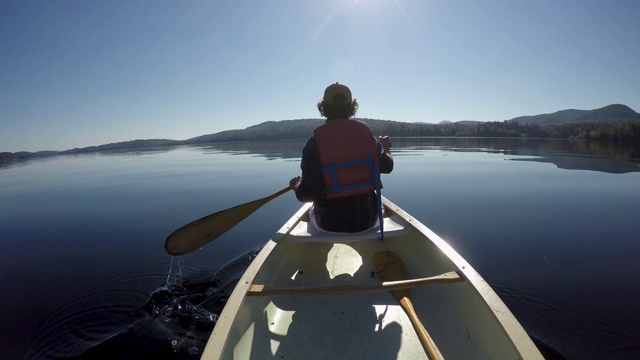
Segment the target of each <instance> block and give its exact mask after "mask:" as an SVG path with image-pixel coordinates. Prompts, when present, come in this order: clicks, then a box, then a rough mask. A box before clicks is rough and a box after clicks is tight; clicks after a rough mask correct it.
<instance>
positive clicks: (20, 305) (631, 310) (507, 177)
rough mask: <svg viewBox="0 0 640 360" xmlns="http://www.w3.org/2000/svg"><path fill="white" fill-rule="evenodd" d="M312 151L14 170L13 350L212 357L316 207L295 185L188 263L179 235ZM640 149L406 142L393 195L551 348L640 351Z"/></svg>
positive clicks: (271, 184) (1, 261) (6, 248)
mask: <svg viewBox="0 0 640 360" xmlns="http://www.w3.org/2000/svg"><path fill="white" fill-rule="evenodd" d="M303 144H304V141H291V142H280V143H258V144H246V143H242V144H221V145H211V146H206V147H177V148H169V149H157V150H152V151H136V152H121V153H100V154H91V155H79V156H57V157H50V158H43V159H35V160H30V161H26V162H19V163H13V164H5V165H2V166H1V167H0V244H2V246H3V251H2V252H1V253H0V285H1V286H2V289H3V296H1V297H0V318H1V320H2V321H0V333H1V334H2V336H1V337H0V352H1V353H0V358H2V359H23V358H27V359H58V358H76V359H94V358H120V359H128V358H131V359H134V358H135V359H140V358H149V359H151V358H197V357H198V355H199V354H200V352H201V351H202V350H203V347H204V344H205V343H206V340H207V338H208V335H209V333H210V331H211V329H212V327H213V325H214V324H215V320H216V318H217V315H218V314H219V312H220V309H221V308H222V306H224V302H225V300H226V298H227V297H228V295H229V293H230V291H231V289H232V288H233V285H234V282H235V281H236V280H237V278H238V277H239V276H240V275H241V274H242V272H243V271H244V269H245V268H246V267H247V266H248V264H249V263H250V261H251V259H252V256H254V255H255V251H256V249H259V248H260V246H261V245H262V244H264V243H265V242H266V240H268V238H269V237H270V236H271V235H272V234H273V233H275V232H276V231H277V230H278V229H279V227H280V226H281V225H282V224H283V223H284V222H285V221H286V220H287V219H288V218H289V217H290V216H291V215H292V214H293V213H294V212H295V211H296V210H297V209H298V208H299V206H300V205H301V204H300V203H298V202H297V200H296V199H295V197H294V196H293V194H291V193H289V194H285V195H283V196H282V197H280V198H278V199H276V200H274V201H272V202H270V203H269V204H267V205H265V206H264V208H262V209H261V210H259V211H258V212H256V213H255V214H253V215H252V216H251V217H249V218H248V219H246V220H245V221H244V222H242V223H241V224H240V225H238V226H236V227H235V228H234V229H232V230H231V231H229V232H228V233H227V234H225V235H223V236H222V237H220V238H218V239H217V240H215V241H214V242H212V243H210V244H209V245H207V246H205V247H204V248H202V249H200V250H198V251H196V252H194V253H191V254H189V255H186V256H183V257H179V258H178V257H176V258H172V257H171V256H169V255H167V254H166V253H165V252H164V240H165V238H166V236H167V235H169V234H170V233H171V232H172V231H173V230H175V229H176V228H178V227H180V226H182V225H184V224H186V223H188V222H190V221H192V220H195V219H197V218H200V217H202V216H204V215H207V214H209V213H212V212H215V211H218V210H222V209H226V208H229V207H232V206H235V205H238V204H241V203H244V202H247V201H251V200H254V199H257V198H261V197H264V196H266V195H269V194H271V193H274V192H275V191H277V190H280V189H281V188H283V187H285V186H286V185H287V184H288V181H289V179H290V178H291V177H293V176H295V175H298V174H299V172H300V171H299V160H300V158H299V157H300V152H301V149H302V146H303ZM638 153H639V151H638V149H629V148H621V147H612V146H605V145H602V144H597V143H585V142H571V141H549V140H519V139H518V140H516V139H433V138H426V139H394V149H393V154H394V156H395V161H396V166H395V170H394V171H393V173H392V174H390V175H385V176H383V182H384V184H385V188H384V191H383V194H384V195H385V196H386V197H388V198H389V199H390V200H391V201H393V202H394V203H396V204H397V205H399V206H400V207H402V208H403V209H404V210H406V211H408V212H409V213H410V214H412V215H413V216H415V217H416V218H418V219H419V220H420V221H421V222H423V223H424V224H425V225H427V226H428V227H429V228H431V229H432V230H434V231H435V232H436V233H438V234H439V235H440V236H441V237H442V238H443V239H445V240H446V241H448V242H449V243H450V244H451V245H452V246H453V247H454V248H455V249H456V250H457V251H458V252H459V253H460V254H461V255H462V256H463V257H464V258H466V260H467V261H469V262H470V263H471V265H472V266H474V267H475V269H476V270H477V271H478V272H479V273H480V274H481V275H482V276H483V277H484V278H485V279H486V280H487V281H488V282H489V283H490V284H491V285H492V287H493V288H494V289H495V290H496V292H497V293H498V294H499V295H500V297H501V298H502V299H503V300H504V301H505V303H506V304H507V306H509V307H510V309H511V310H512V311H513V313H514V314H515V315H516V317H517V318H518V319H519V320H520V322H521V323H522V324H523V326H524V328H525V329H526V330H527V332H528V333H529V334H530V335H531V336H532V337H533V338H535V339H536V341H537V343H538V344H541V345H542V344H544V346H545V347H548V351H549V354H553V352H555V354H556V357H557V358H567V359H637V358H640V308H639V306H638V304H640V286H639V284H640V261H639V260H638V258H639V255H640V235H639V234H640V221H639V220H640V218H639V217H638V213H639V210H640V166H639V163H637V162H632V161H630V159H633V158H635V159H636V161H637V159H638V158H639V157H638ZM549 357H550V358H552V356H551V355H549Z"/></svg>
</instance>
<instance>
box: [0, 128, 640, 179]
mask: <svg viewBox="0 0 640 360" xmlns="http://www.w3.org/2000/svg"><path fill="white" fill-rule="evenodd" d="M305 142H306V139H294V140H281V141H257V142H248V141H243V142H221V143H215V144H209V145H204V146H203V145H197V146H196V145H193V146H171V147H157V148H148V149H135V150H118V151H109V152H100V153H88V154H82V155H64V156H96V155H97V154H103V155H116V156H129V157H130V156H134V157H135V156H141V155H149V154H159V153H165V152H169V151H173V150H175V149H178V148H192V149H197V150H198V151H201V152H202V153H204V154H231V155H233V154H238V155H244V154H252V155H255V156H258V157H264V158H266V159H267V160H275V159H299V158H300V156H301V152H302V148H303V147H304V144H305ZM424 150H436V151H453V152H485V153H494V154H503V155H513V156H527V157H530V158H528V159H524V158H516V159H511V160H514V161H534V162H541V163H549V164H554V165H556V166H557V167H558V168H560V169H567V170H589V171H600V172H606V173H612V174H623V173H629V172H639V171H640V144H623V143H606V142H598V141H588V140H552V139H520V138H431V137H427V138H418V137H416V138H412V137H406V138H394V139H393V153H394V156H405V155H413V154H415V152H416V151H424ZM58 156H60V155H58ZM50 158H51V157H36V158H24V159H13V160H11V161H5V162H0V170H1V169H3V168H8V167H12V166H16V165H25V164H28V163H31V162H37V161H46V160H47V159H50Z"/></svg>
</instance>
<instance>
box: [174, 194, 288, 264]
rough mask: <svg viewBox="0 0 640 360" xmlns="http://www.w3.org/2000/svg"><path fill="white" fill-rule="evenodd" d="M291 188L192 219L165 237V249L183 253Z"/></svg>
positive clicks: (190, 250)
mask: <svg viewBox="0 0 640 360" xmlns="http://www.w3.org/2000/svg"><path fill="white" fill-rule="evenodd" d="M289 190H291V187H289V186H287V187H286V188H284V189H282V190H280V191H277V192H275V193H273V194H271V195H269V196H266V197H263V198H261V199H258V200H253V201H250V202H248V203H244V204H242V205H238V206H234V207H232V208H229V209H226V210H221V211H218V212H215V213H213V214H210V215H207V216H205V217H203V218H200V219H198V220H195V221H192V222H190V223H188V224H186V225H184V226H182V227H181V228H179V229H178V230H176V231H174V232H173V233H171V235H169V236H168V237H167V240H166V241H165V243H164V248H165V250H166V251H167V252H168V253H169V254H171V255H184V254H188V253H190V252H192V251H193V250H196V249H199V248H201V247H202V246H204V245H206V244H208V243H210V242H211V241H213V240H215V239H217V238H218V237H219V236H220V235H222V234H224V233H225V232H227V231H228V230H229V229H231V228H232V227H234V226H236V225H237V224H238V223H239V222H241V221H242V220H244V219H246V218H247V217H248V216H249V215H251V214H253V213H254V212H255V211H256V210H258V209H259V208H260V207H262V205H264V204H266V203H268V202H269V201H271V200H273V199H275V198H277V197H278V196H280V195H282V194H284V193H286V192H288V191H289Z"/></svg>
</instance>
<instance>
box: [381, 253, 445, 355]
mask: <svg viewBox="0 0 640 360" xmlns="http://www.w3.org/2000/svg"><path fill="white" fill-rule="evenodd" d="M373 262H374V264H375V268H376V271H379V274H380V277H381V278H382V280H384V281H395V280H404V279H406V278H407V275H406V274H405V272H404V266H403V265H402V261H401V260H400V258H399V257H398V255H396V254H395V253H392V252H390V251H382V252H379V253H376V254H375V255H374V256H373ZM391 293H392V294H393V296H394V297H395V298H396V299H397V300H398V301H399V302H400V305H401V306H402V308H403V309H404V311H405V312H406V313H407V316H409V320H411V324H412V325H413V328H414V329H415V330H416V333H417V334H418V337H419V338H420V341H421V342H422V346H423V347H424V349H425V351H426V352H427V354H429V358H431V359H432V360H443V359H444V358H443V357H442V354H441V353H440V350H438V347H437V346H436V343H435V342H434V341H433V339H432V338H431V336H430V335H429V333H428V332H427V329H425V327H424V325H422V322H421V321H420V319H419V318H418V314H417V313H416V311H415V309H414V308H413V304H412V303H411V298H410V294H409V289H400V290H393V291H391Z"/></svg>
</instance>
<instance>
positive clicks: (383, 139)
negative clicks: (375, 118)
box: [378, 136, 391, 153]
mask: <svg viewBox="0 0 640 360" xmlns="http://www.w3.org/2000/svg"><path fill="white" fill-rule="evenodd" d="M378 141H380V144H381V145H382V148H383V149H384V152H387V153H388V152H390V151H391V138H390V137H388V136H379V137H378Z"/></svg>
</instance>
